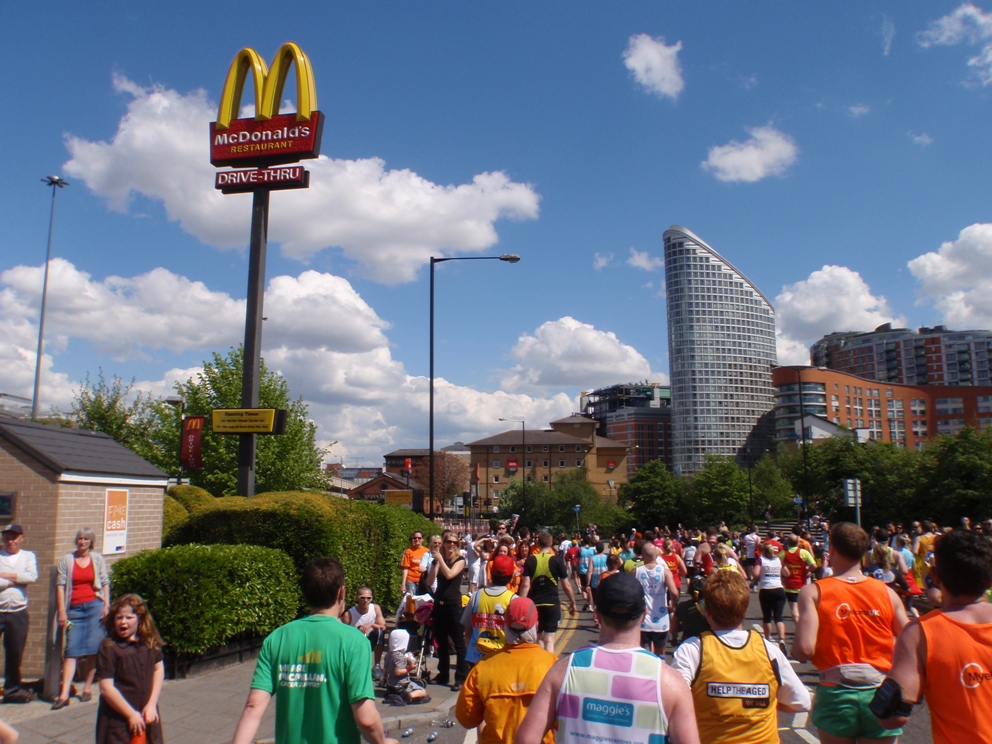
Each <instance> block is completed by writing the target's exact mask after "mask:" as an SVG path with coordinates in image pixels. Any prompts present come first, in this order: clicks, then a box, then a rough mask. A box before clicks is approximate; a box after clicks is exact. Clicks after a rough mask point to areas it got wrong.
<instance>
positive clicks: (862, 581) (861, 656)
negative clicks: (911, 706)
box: [792, 522, 908, 744]
mask: <svg viewBox="0 0 992 744" xmlns="http://www.w3.org/2000/svg"><path fill="white" fill-rule="evenodd" d="M867 549H868V535H867V533H866V532H865V531H864V530H863V529H861V528H860V527H858V526H857V525H856V524H852V523H851V522H839V523H838V524H835V525H834V527H833V529H832V530H830V565H832V566H833V568H834V574H833V576H831V577H830V578H827V579H823V580H822V581H818V582H817V583H815V584H809V585H807V586H805V587H803V589H802V590H801V591H800V592H799V605H798V606H799V607H800V608H801V611H800V615H799V617H800V619H799V622H798V623H797V625H796V636H795V639H794V641H793V643H792V657H793V658H794V659H797V660H799V661H810V660H812V662H813V665H814V666H815V667H816V668H817V671H818V672H819V674H820V684H819V685H818V686H817V688H816V696H815V698H814V701H813V725H814V726H816V728H817V731H818V732H819V737H820V741H821V742H824V744H839V743H840V742H855V741H866V740H868V739H882V740H885V741H892V740H893V739H894V737H896V736H899V735H900V734H901V733H902V731H901V730H900V729H895V730H890V729H886V728H884V727H883V726H882V725H881V724H880V723H879V722H878V719H876V718H875V717H874V715H872V713H871V711H870V710H869V708H868V705H869V704H870V703H871V700H872V696H873V695H874V694H875V690H876V688H878V687H879V686H880V685H881V684H882V681H883V680H884V679H885V675H886V674H887V673H888V671H889V668H890V667H891V665H892V652H893V650H894V648H895V638H896V636H897V635H899V632H900V631H901V630H902V628H903V627H904V626H905V625H906V623H907V622H908V620H907V618H906V611H905V610H904V609H903V606H902V602H901V601H900V599H899V597H898V596H897V595H896V593H895V592H893V591H892V590H891V589H889V588H888V587H887V586H885V584H883V583H882V582H881V581H878V580H877V579H873V578H870V577H867V576H865V575H864V574H863V573H861V556H863V555H864V553H865V551H866V550H867Z"/></svg>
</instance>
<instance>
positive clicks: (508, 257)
mask: <svg viewBox="0 0 992 744" xmlns="http://www.w3.org/2000/svg"><path fill="white" fill-rule="evenodd" d="M519 260H520V256H518V255H516V254H512V253H504V254H503V255H501V256H452V257H450V258H444V257H442V258H437V257H435V256H431V317H430V337H431V341H430V357H431V360H430V366H431V387H430V412H429V414H428V417H429V419H430V425H429V426H430V434H429V439H430V442H429V445H430V452H429V454H428V468H429V470H430V473H429V474H428V476H427V478H428V483H427V492H428V496H427V499H428V501H427V517H428V518H430V517H432V516H433V512H434V265H435V264H439V263H444V262H445V261H506V262H507V263H516V262H517V261H519Z"/></svg>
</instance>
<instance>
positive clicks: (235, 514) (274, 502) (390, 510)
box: [167, 493, 440, 610]
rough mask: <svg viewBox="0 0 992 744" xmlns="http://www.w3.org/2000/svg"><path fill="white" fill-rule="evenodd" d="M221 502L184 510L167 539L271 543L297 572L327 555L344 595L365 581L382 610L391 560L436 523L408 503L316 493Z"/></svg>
mask: <svg viewBox="0 0 992 744" xmlns="http://www.w3.org/2000/svg"><path fill="white" fill-rule="evenodd" d="M224 502H225V503H224V504H215V505H213V506H212V508H210V509H201V510H199V511H197V512H196V513H194V514H191V515H190V518H189V520H188V521H187V522H186V523H185V524H183V525H180V526H179V527H177V528H176V529H175V530H174V531H172V532H171V533H170V534H169V536H168V540H167V542H168V544H169V545H181V544H186V543H198V544H226V545H238V544H252V545H264V546H267V547H270V548H278V549H279V550H283V551H285V552H286V553H287V554H288V555H289V556H290V558H292V560H293V564H294V565H295V567H296V571H297V574H298V575H299V574H302V572H303V569H304V568H305V567H306V565H307V564H308V563H309V562H310V561H311V560H313V559H314V558H320V557H323V556H334V557H336V558H338V559H339V560H340V561H341V564H342V566H343V567H344V571H345V577H346V587H347V599H348V602H349V603H351V602H353V601H354V598H355V594H356V592H357V590H358V588H359V587H360V586H368V587H370V588H371V589H372V591H373V593H374V596H375V598H376V601H377V602H378V603H380V604H381V605H382V606H383V607H384V608H386V609H387V610H389V609H393V608H395V607H396V606H397V605H398V604H399V601H400V599H401V598H402V596H403V591H402V587H401V586H400V578H401V570H400V567H399V563H400V559H401V557H402V555H403V551H404V550H405V549H406V548H407V547H408V546H409V544H410V543H409V536H410V533H411V532H414V531H415V530H421V531H422V532H423V533H424V534H425V535H435V534H438V532H439V531H440V529H439V528H438V526H437V525H435V524H434V523H433V522H430V521H428V520H427V519H425V518H424V517H422V516H421V515H419V514H414V513H413V512H411V511H410V510H409V509H404V508H402V507H399V506H392V505H384V504H367V503H360V502H354V501H349V500H347V499H341V498H338V497H334V496H326V495H323V494H318V493H265V494H261V495H259V496H255V497H253V498H251V499H244V500H241V501H235V500H233V499H232V500H228V499H224Z"/></svg>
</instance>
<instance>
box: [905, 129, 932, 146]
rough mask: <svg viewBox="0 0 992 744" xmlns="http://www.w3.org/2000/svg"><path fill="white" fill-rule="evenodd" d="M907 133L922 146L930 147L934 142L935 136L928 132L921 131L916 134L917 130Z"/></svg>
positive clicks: (914, 141) (915, 142)
mask: <svg viewBox="0 0 992 744" xmlns="http://www.w3.org/2000/svg"><path fill="white" fill-rule="evenodd" d="M906 135H907V136H908V137H909V138H910V139H911V140H913V144H914V145H919V146H920V147H929V146H930V145H932V144H933V137H931V136H930V135H929V134H927V133H926V132H920V133H919V134H916V133H915V132H906Z"/></svg>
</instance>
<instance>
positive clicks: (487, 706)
mask: <svg viewBox="0 0 992 744" xmlns="http://www.w3.org/2000/svg"><path fill="white" fill-rule="evenodd" d="M511 531H512V533H513V534H511ZM870 533H871V534H869V533H868V532H866V531H865V530H863V529H862V528H861V527H859V526H857V525H855V524H852V523H839V524H836V525H832V526H831V525H830V524H828V523H827V522H826V521H825V520H819V519H814V520H813V521H812V522H811V523H810V524H809V525H808V529H807V527H806V526H799V525H797V526H795V527H794V528H792V529H791V530H786V531H778V530H775V529H770V528H766V529H765V530H762V531H759V530H758V528H757V527H756V526H755V525H751V526H750V527H749V528H748V529H747V530H745V531H742V532H734V531H731V530H729V529H727V527H726V526H725V525H714V526H711V527H709V528H708V529H706V530H690V529H683V528H681V527H679V528H677V529H675V530H670V529H669V528H667V527H665V528H654V529H648V530H644V531H638V532H634V533H631V534H622V535H616V536H613V537H605V536H601V535H599V534H598V533H597V529H596V527H595V525H589V527H588V528H587V529H586V530H584V531H582V532H580V533H577V534H564V533H561V534H559V535H558V536H557V538H553V537H552V535H551V534H549V533H548V532H540V533H537V534H536V535H532V534H531V533H530V532H529V531H528V530H527V529H526V528H522V529H519V530H512V525H511V526H510V527H509V528H508V527H507V526H506V525H502V524H501V525H499V528H498V529H497V531H496V532H495V533H494V534H491V535H485V536H472V535H466V536H464V537H460V536H458V535H456V534H454V533H451V532H446V533H445V534H444V535H443V536H442V539H441V548H440V549H438V550H436V551H431V550H429V549H428V550H426V553H427V554H429V553H432V552H433V559H427V560H424V559H423V556H421V558H420V559H419V560H420V563H418V568H420V567H422V568H423V569H424V570H422V571H421V572H420V573H419V574H418V575H417V580H418V581H419V584H418V585H417V586H413V585H410V586H409V587H408V588H409V590H410V595H411V596H420V595H418V594H417V592H420V591H426V592H428V593H430V588H429V587H430V584H431V582H432V581H434V580H435V579H436V577H437V576H438V575H440V576H447V577H449V583H448V587H449V589H450V591H449V594H450V601H451V602H455V601H456V596H457V598H458V600H459V604H458V608H457V610H453V609H451V610H444V609H442V610H441V612H440V613H439V611H438V606H439V601H438V600H437V599H435V602H434V634H435V637H436V639H437V644H438V647H439V653H440V658H439V662H440V663H439V670H440V671H439V672H438V674H437V675H436V676H435V677H434V678H433V679H431V680H427V684H425V685H423V686H424V687H428V685H429V684H432V683H436V684H450V685H451V687H452V689H455V690H458V691H459V692H460V696H459V702H458V707H457V712H458V717H459V720H460V721H461V722H462V723H463V725H466V726H471V727H475V726H478V727H479V728H480V731H479V739H480V742H483V744H485V743H486V742H510V741H517V742H520V743H521V744H526V743H527V742H538V741H542V740H544V741H546V742H549V743H550V742H552V741H559V742H563V741H578V740H580V739H581V740H586V741H600V742H609V741H630V742H634V741H659V742H660V741H671V742H675V743H676V744H681V743H682V742H695V741H703V742H775V741H778V740H779V735H778V725H777V712H778V711H779V710H785V711H795V712H801V711H808V710H810V709H812V721H813V724H814V725H815V726H816V728H817V730H818V733H819V736H820V741H821V742H824V743H825V744H830V743H832V742H856V741H895V740H896V738H897V737H898V736H899V735H900V734H901V733H902V732H901V728H900V727H901V726H902V725H903V723H904V722H905V721H906V720H907V718H908V717H909V715H910V713H911V711H912V707H913V705H914V704H916V703H918V702H920V701H921V699H923V698H924V697H926V699H927V700H928V702H929V703H930V714H931V721H932V727H933V736H934V740H935V741H937V742H959V741H965V740H966V739H967V740H968V741H975V742H992V734H989V733H986V731H985V730H984V729H987V726H982V725H980V722H981V721H982V720H984V716H986V715H987V711H989V710H992V675H990V672H992V606H990V605H989V603H988V599H989V597H988V595H987V592H988V591H989V589H990V586H992V520H987V521H985V522H982V523H980V524H977V525H975V526H974V527H973V526H972V524H971V523H970V521H968V520H963V521H962V524H961V526H960V527H958V528H956V529H949V528H948V529H945V530H941V529H939V528H938V527H937V526H936V525H935V524H933V523H931V522H926V521H924V522H913V523H910V524H909V525H908V528H904V526H903V525H901V524H891V523H890V524H885V525H880V526H877V527H873V528H872V529H871V530H870ZM418 536H419V534H415V536H414V540H413V541H412V544H411V551H408V553H409V555H406V556H404V572H405V578H406V579H409V576H410V574H409V573H408V569H409V567H410V565H411V561H413V560H414V559H415V558H416V553H417V552H418V547H419V546H418V545H417V544H416V543H417V538H418ZM420 537H422V536H420ZM445 547H446V548H447V549H446V550H445ZM462 571H464V573H462ZM462 581H464V583H467V584H468V594H467V596H465V597H464V598H462V597H461V596H460V594H461V590H457V591H458V594H457V595H456V590H455V588H454V584H455V583H456V582H462ZM752 593H757V594H758V600H759V604H760V607H761V614H762V621H763V622H762V625H761V627H762V631H761V632H758V631H757V630H756V629H746V628H745V627H744V619H745V614H746V612H747V608H748V604H749V601H750V595H751V594H752ZM924 594H926V597H925V598H923V597H922V596H921V595H924ZM434 596H436V592H435V593H434ZM563 599H564V600H565V603H566V605H567V610H568V611H569V612H570V613H571V614H572V615H573V616H574V615H575V614H576V613H577V611H578V610H579V604H580V603H581V610H582V611H583V612H591V613H592V618H593V623H594V624H595V626H596V627H597V628H599V632H600V637H599V640H598V642H597V643H594V644H591V645H589V646H586V647H583V648H581V649H578V650H576V651H574V652H572V653H571V654H569V655H568V656H567V657H565V658H562V659H560V660H558V661H555V658H556V657H555V656H554V655H553V654H554V653H555V639H556V633H557V631H558V628H559V624H560V622H561V620H562V600H563ZM441 601H442V602H443V600H441ZM511 608H512V609H511ZM931 608H933V611H929V612H927V610H929V609H931ZM921 610H922V611H923V612H925V614H924V615H923V617H922V618H920V619H914V620H913V621H912V622H911V621H910V618H916V617H917V616H919V615H920V612H921ZM786 615H788V616H789V617H790V618H791V619H792V621H793V622H794V624H795V632H794V633H793V634H791V635H790V634H789V633H787V632H786V625H785V619H786ZM511 617H512V618H513V621H512V623H513V624H512V625H511V624H510V623H511V620H509V619H508V618H511ZM520 618H527V619H529V620H526V621H524V620H520ZM438 620H440V621H441V622H440V623H439V622H438ZM531 621H532V622H531ZM508 638H510V639H511V640H510V641H508V640H507V639H508ZM537 651H540V652H541V654H540V655H538V654H537ZM449 653H453V654H454V655H455V656H456V659H457V660H456V664H455V673H454V679H453V682H452V681H451V679H450V678H449V664H450V661H449V664H445V663H444V662H445V661H447V660H448V656H449ZM511 658H512V659H513V660H514V661H513V663H509V659H511ZM806 661H809V662H812V664H813V665H814V666H815V667H816V669H817V672H818V675H819V681H818V684H817V685H816V688H815V692H814V694H813V697H812V699H811V696H810V693H809V690H808V689H807V688H806V687H805V686H804V685H803V684H802V683H801V682H800V680H799V678H798V677H797V675H796V673H795V671H794V667H793V663H794V662H806ZM535 670H540V674H537V673H536V672H535ZM497 700H498V701H499V702H494V701H497ZM486 701H489V702H488V703H487V702H486ZM657 736H660V737H668V738H667V739H664V738H661V739H657V738H653V737H657Z"/></svg>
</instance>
